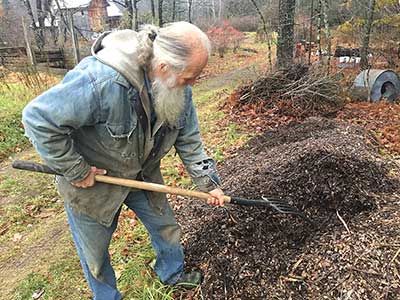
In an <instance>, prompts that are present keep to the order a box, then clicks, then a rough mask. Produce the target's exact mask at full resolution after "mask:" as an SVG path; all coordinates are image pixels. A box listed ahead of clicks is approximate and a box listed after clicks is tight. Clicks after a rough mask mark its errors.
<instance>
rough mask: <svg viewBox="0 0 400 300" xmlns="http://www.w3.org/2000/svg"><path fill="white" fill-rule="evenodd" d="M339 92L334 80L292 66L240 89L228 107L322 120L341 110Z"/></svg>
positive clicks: (300, 67)
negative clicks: (276, 112) (277, 111)
mask: <svg viewBox="0 0 400 300" xmlns="http://www.w3.org/2000/svg"><path fill="white" fill-rule="evenodd" d="M340 91H341V88H340V86H339V84H338V82H337V81H336V80H335V78H334V77H332V76H326V75H323V74H321V73H320V72H317V71H313V72H311V71H309V69H308V67H307V66H305V65H294V66H292V67H291V68H289V69H285V70H279V71H277V72H275V73H272V74H266V75H264V76H262V77H260V78H259V79H257V80H256V81H255V82H252V83H251V84H248V85H245V86H243V87H241V88H239V89H238V90H237V91H236V92H235V93H234V94H233V95H232V96H231V98H230V99H229V100H228V103H229V104H230V105H231V106H233V107H234V108H235V109H238V110H247V109H248V108H249V106H250V107H253V108H254V107H256V108H257V112H263V111H266V110H269V109H273V108H278V110H279V112H280V113H281V114H285V115H290V116H296V117H306V116H325V115H329V114H332V113H334V112H336V111H337V110H338V109H339V108H340V107H341V106H342V103H341V101H340V95H339V94H340Z"/></svg>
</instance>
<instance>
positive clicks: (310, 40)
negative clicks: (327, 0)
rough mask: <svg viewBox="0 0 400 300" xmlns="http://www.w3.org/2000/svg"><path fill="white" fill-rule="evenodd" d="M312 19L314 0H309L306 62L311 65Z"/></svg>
mask: <svg viewBox="0 0 400 300" xmlns="http://www.w3.org/2000/svg"><path fill="white" fill-rule="evenodd" d="M313 19H314V0H311V8H310V30H309V34H310V39H309V41H308V64H309V65H311V51H312V26H313Z"/></svg>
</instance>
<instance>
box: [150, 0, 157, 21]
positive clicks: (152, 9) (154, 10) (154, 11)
mask: <svg viewBox="0 0 400 300" xmlns="http://www.w3.org/2000/svg"><path fill="white" fill-rule="evenodd" d="M150 5H151V19H152V23H154V21H155V20H156V9H155V6H154V0H150Z"/></svg>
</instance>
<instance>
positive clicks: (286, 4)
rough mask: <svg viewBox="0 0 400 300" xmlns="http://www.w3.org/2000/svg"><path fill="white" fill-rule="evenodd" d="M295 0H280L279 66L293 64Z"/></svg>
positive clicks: (277, 54) (285, 66)
mask: <svg viewBox="0 0 400 300" xmlns="http://www.w3.org/2000/svg"><path fill="white" fill-rule="evenodd" d="M294 13H295V0H279V31H278V47H277V53H276V56H277V67H278V68H287V67H289V66H290V65H291V64H293V47H294Z"/></svg>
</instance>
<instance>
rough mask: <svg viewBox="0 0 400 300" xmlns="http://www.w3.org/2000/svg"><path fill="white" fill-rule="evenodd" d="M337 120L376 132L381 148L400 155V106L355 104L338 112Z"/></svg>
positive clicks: (378, 103) (377, 103)
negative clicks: (346, 121)
mask: <svg viewBox="0 0 400 300" xmlns="http://www.w3.org/2000/svg"><path fill="white" fill-rule="evenodd" d="M337 119H340V120H348V121H349V122H351V123H353V124H357V125H360V126H362V127H364V128H367V129H369V130H373V131H374V132H376V137H377V139H378V140H379V142H380V144H381V147H382V148H383V149H385V150H386V152H388V153H392V154H397V155H400V104H399V103H397V104H396V103H388V102H374V103H368V102H354V103H349V104H347V105H346V106H345V107H344V108H343V109H342V110H340V111H339V112H338V115H337Z"/></svg>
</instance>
